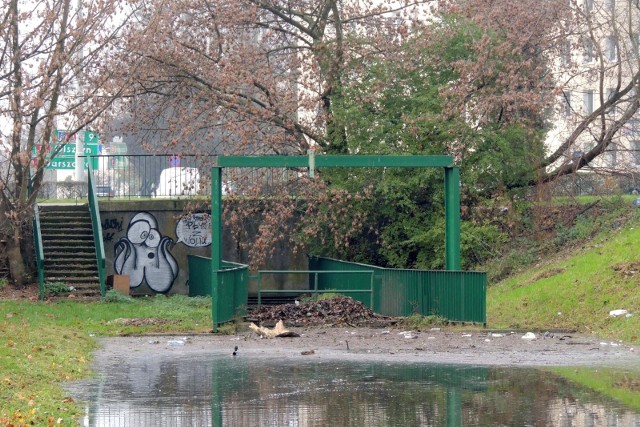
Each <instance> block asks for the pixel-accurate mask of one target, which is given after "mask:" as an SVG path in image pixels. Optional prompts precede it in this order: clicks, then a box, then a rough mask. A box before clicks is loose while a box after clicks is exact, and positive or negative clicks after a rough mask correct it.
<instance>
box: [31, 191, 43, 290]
mask: <svg viewBox="0 0 640 427" xmlns="http://www.w3.org/2000/svg"><path fill="white" fill-rule="evenodd" d="M33 243H34V245H35V250H36V265H37V267H38V285H39V287H40V300H41V301H42V300H44V249H43V245H42V229H41V227H40V211H39V210H38V204H37V203H36V204H34V208H33Z"/></svg>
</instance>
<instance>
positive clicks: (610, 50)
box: [605, 36, 618, 62]
mask: <svg viewBox="0 0 640 427" xmlns="http://www.w3.org/2000/svg"><path fill="white" fill-rule="evenodd" d="M605 55H606V56H607V60H608V61H610V62H615V61H617V60H618V43H617V41H616V38H615V36H608V37H607V38H605Z"/></svg>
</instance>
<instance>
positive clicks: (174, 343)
mask: <svg viewBox="0 0 640 427" xmlns="http://www.w3.org/2000/svg"><path fill="white" fill-rule="evenodd" d="M167 344H169V345H170V346H173V347H180V346H183V345H184V341H183V340H169V341H167Z"/></svg>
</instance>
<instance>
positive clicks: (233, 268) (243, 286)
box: [187, 255, 249, 326]
mask: <svg viewBox="0 0 640 427" xmlns="http://www.w3.org/2000/svg"><path fill="white" fill-rule="evenodd" d="M187 258H188V262H189V296H190V297H193V296H210V295H211V258H206V257H201V256H196V255H188V256H187ZM217 274H218V278H219V284H218V298H217V300H216V299H215V298H214V301H213V303H214V307H212V310H213V311H214V312H215V315H214V319H216V323H217V324H221V323H225V322H228V321H230V320H232V319H233V318H234V316H236V315H244V314H245V313H246V308H247V297H248V294H249V292H248V286H249V267H248V266H247V265H244V264H238V263H235V262H228V261H223V262H222V270H221V271H219V272H218V273H217ZM214 326H217V325H214Z"/></svg>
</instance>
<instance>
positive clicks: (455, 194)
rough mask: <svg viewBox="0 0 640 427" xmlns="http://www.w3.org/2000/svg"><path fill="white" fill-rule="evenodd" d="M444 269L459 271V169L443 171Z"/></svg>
mask: <svg viewBox="0 0 640 427" xmlns="http://www.w3.org/2000/svg"><path fill="white" fill-rule="evenodd" d="M444 194H445V196H444V197H445V198H444V216H445V218H444V239H445V242H444V243H445V268H446V269H447V270H450V271H451V270H460V169H459V168H457V167H452V168H445V170H444Z"/></svg>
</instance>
